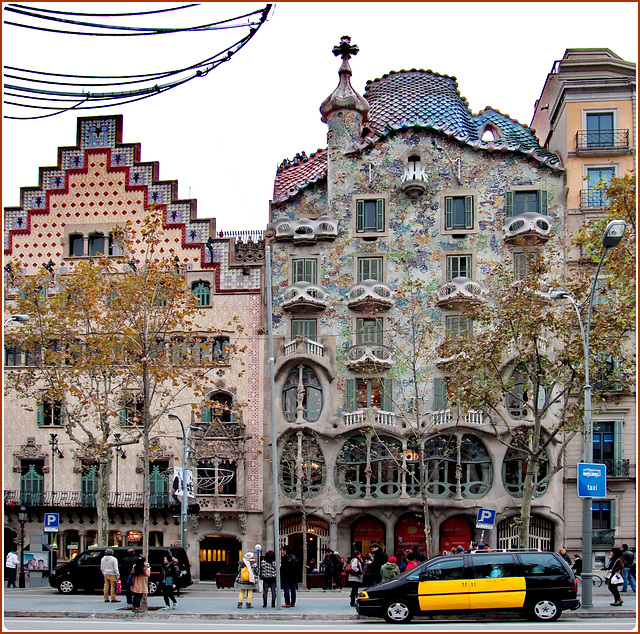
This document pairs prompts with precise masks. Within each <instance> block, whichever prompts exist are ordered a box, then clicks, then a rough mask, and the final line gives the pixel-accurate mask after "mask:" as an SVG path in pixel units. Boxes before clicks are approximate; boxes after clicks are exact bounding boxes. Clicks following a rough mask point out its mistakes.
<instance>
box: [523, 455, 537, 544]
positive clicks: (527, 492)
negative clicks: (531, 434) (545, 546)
mask: <svg viewBox="0 0 640 634" xmlns="http://www.w3.org/2000/svg"><path fill="white" fill-rule="evenodd" d="M537 468H538V461H537V460H536V459H535V458H534V457H532V456H529V458H527V475H526V476H525V477H524V484H523V487H522V506H521V507H520V531H519V535H518V546H519V547H520V548H529V526H530V522H531V502H532V500H533V493H534V491H533V483H534V478H533V476H534V474H535V473H536V470H537Z"/></svg>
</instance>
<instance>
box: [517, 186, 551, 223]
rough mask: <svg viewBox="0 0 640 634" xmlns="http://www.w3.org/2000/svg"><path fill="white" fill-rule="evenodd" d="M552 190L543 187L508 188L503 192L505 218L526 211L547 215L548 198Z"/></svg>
mask: <svg viewBox="0 0 640 634" xmlns="http://www.w3.org/2000/svg"><path fill="white" fill-rule="evenodd" d="M552 195H553V192H550V191H546V190H543V189H529V190H515V191H514V190H508V191H507V192H506V193H505V207H506V209H505V213H506V216H507V218H511V217H513V216H519V215H520V214H523V213H526V212H534V213H538V214H540V215H542V216H546V215H548V209H549V204H548V201H549V198H551V196H552Z"/></svg>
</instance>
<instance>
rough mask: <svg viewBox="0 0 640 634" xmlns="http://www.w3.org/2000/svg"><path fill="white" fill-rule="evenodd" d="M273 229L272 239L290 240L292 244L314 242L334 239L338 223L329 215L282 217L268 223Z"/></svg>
mask: <svg viewBox="0 0 640 634" xmlns="http://www.w3.org/2000/svg"><path fill="white" fill-rule="evenodd" d="M268 226H269V228H271V229H273V230H274V231H275V237H274V240H283V241H284V240H292V241H293V243H294V244H315V243H316V242H317V241H318V240H335V239H336V238H337V237H338V223H337V222H336V221H335V220H334V219H333V218H331V217H330V216H327V215H324V216H320V217H319V218H315V219H314V218H299V219H298V220H288V219H282V220H278V221H277V222H274V223H272V224H270V225H268Z"/></svg>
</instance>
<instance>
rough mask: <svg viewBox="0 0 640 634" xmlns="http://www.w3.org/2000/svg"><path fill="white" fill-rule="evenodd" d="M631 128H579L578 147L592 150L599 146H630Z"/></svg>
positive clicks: (577, 135)
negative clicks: (600, 129) (598, 129)
mask: <svg viewBox="0 0 640 634" xmlns="http://www.w3.org/2000/svg"><path fill="white" fill-rule="evenodd" d="M628 147H629V130H603V131H601V132H592V131H590V130H578V131H577V132H576V149H577V150H592V149H597V148H620V149H624V148H628Z"/></svg>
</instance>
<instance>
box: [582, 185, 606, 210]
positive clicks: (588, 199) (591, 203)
mask: <svg viewBox="0 0 640 634" xmlns="http://www.w3.org/2000/svg"><path fill="white" fill-rule="evenodd" d="M608 204H609V198H607V196H606V195H605V193H604V192H603V191H602V190H601V189H581V190H580V208H581V209H588V208H590V207H606V206H607V205H608Z"/></svg>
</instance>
